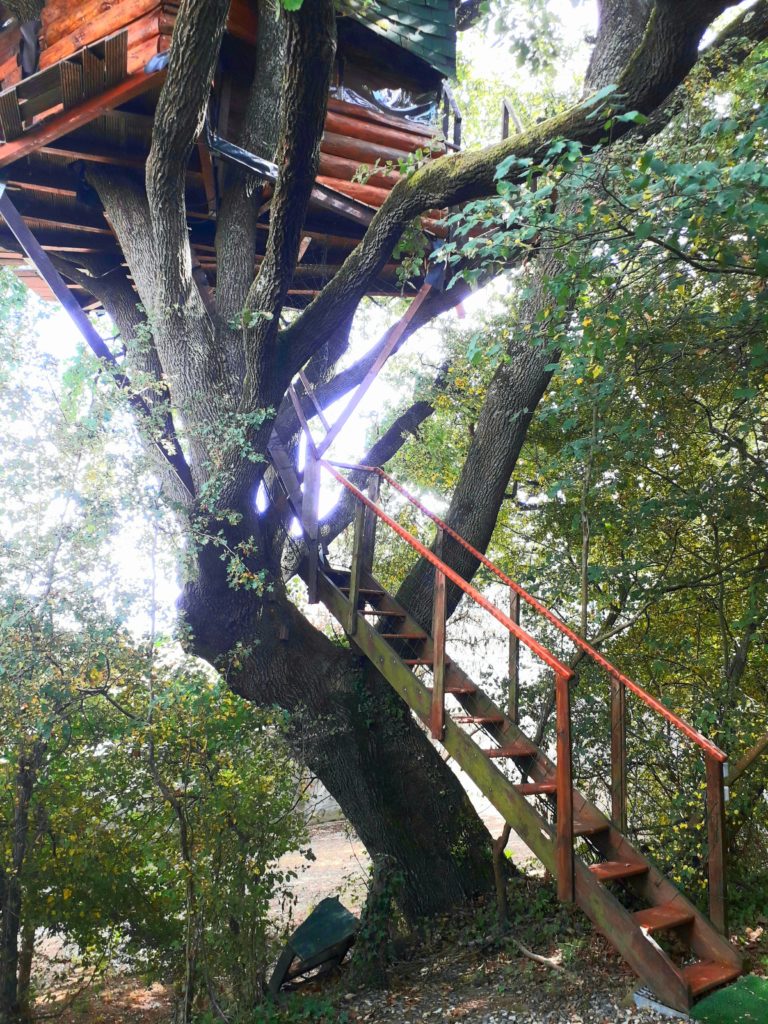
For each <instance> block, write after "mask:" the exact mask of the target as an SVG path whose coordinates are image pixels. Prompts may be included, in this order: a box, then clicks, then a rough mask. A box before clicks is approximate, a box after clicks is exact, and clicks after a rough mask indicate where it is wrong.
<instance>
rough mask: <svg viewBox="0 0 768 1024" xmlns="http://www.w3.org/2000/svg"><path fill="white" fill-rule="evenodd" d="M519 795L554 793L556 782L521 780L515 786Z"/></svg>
mask: <svg viewBox="0 0 768 1024" xmlns="http://www.w3.org/2000/svg"><path fill="white" fill-rule="evenodd" d="M515 789H516V790H517V792H518V793H520V795H521V796H539V795H540V794H542V793H556V792H557V783H556V782H554V781H552V782H522V783H520V784H519V785H517V786H515Z"/></svg>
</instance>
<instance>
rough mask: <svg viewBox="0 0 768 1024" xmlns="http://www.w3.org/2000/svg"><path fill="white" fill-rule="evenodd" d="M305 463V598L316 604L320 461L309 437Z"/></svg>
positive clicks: (303, 511) (303, 508) (303, 517)
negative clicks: (306, 554) (307, 566)
mask: <svg viewBox="0 0 768 1024" xmlns="http://www.w3.org/2000/svg"><path fill="white" fill-rule="evenodd" d="M308 442H309V443H308V444H307V455H306V463H305V465H304V493H303V499H302V526H303V527H304V533H305V535H306V538H307V549H308V564H309V568H308V578H307V589H308V596H307V600H308V601H309V603H310V604H317V601H318V596H317V585H318V584H317V577H318V563H319V557H320V551H319V543H320V536H319V524H318V505H319V502H320V462H319V460H318V459H317V456H316V454H315V453H314V452H313V451H311V448H312V445H311V438H308Z"/></svg>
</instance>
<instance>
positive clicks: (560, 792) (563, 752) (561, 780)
mask: <svg viewBox="0 0 768 1024" xmlns="http://www.w3.org/2000/svg"><path fill="white" fill-rule="evenodd" d="M555 687H556V691H557V711H556V715H557V765H556V769H555V770H556V777H557V838H556V840H555V847H556V851H555V852H556V856H557V895H558V898H559V899H560V900H562V901H563V903H571V902H573V900H574V898H575V895H576V892H575V875H574V866H573V779H572V771H573V768H572V759H571V758H572V755H571V698H570V691H569V679H568V677H567V676H563V675H560V674H559V673H558V674H557V675H556V677H555Z"/></svg>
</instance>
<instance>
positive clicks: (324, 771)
mask: <svg viewBox="0 0 768 1024" xmlns="http://www.w3.org/2000/svg"><path fill="white" fill-rule="evenodd" d="M204 550H205V549H204ZM209 563H210V564H209ZM214 563H217V564H216V565H215V564H214ZM221 566H222V563H221V562H220V560H219V559H218V556H217V555H216V554H215V553H213V552H212V553H211V554H210V555H209V556H205V555H203V564H202V565H201V569H202V571H201V574H200V576H199V577H198V579H197V580H196V581H195V582H194V583H191V584H190V585H189V586H188V587H187V588H186V590H185V594H184V597H183V609H184V614H185V617H186V619H187V621H188V622H189V624H190V626H191V628H192V631H193V634H194V637H195V640H194V645H195V651H196V653H197V654H198V655H200V656H202V657H204V658H205V659H206V660H207V661H209V662H211V663H212V664H216V665H217V666H218V667H219V668H220V669H221V670H222V671H223V672H224V673H225V675H226V678H227V681H228V683H229V686H230V687H231V688H232V689H233V690H234V691H235V692H236V693H239V694H241V695H242V696H243V697H246V698H247V699H249V700H252V701H254V702H256V703H258V704H262V705H265V706H270V705H273V704H278V705H279V706H281V707H283V708H285V709H286V710H287V711H288V712H290V714H291V726H290V741H291V743H292V746H293V749H294V751H295V752H296V755H297V757H298V758H299V759H300V760H301V761H302V762H303V763H304V764H306V765H308V767H309V768H310V769H311V771H312V772H313V774H315V775H317V777H318V778H319V779H320V780H321V781H322V782H323V784H324V785H325V786H326V788H327V789H328V791H329V792H330V793H331V795H332V796H333V797H334V799H336V800H337V801H338V803H339V804H340V806H341V808H342V810H343V812H344V814H345V816H346V817H347V819H348V820H349V821H350V822H351V823H352V825H353V826H354V828H355V830H356V831H357V833H358V835H359V837H360V839H361V840H362V842H363V843H364V845H365V847H366V849H367V850H368V852H369V853H370V855H371V857H372V859H373V860H374V862H379V861H380V860H381V859H382V858H384V857H391V858H394V860H395V861H396V862H397V864H398V865H399V867H400V869H401V871H402V873H403V877H404V884H403V898H402V902H403V910H404V912H405V913H406V915H407V916H408V918H409V919H411V920H415V919H416V918H418V917H419V916H421V915H428V914H433V913H438V912H445V911H447V910H449V909H450V908H451V907H453V906H455V905H456V903H459V902H462V901H464V900H466V899H467V898H468V897H470V896H472V895H475V894H477V893H479V892H482V891H487V889H488V888H489V887H490V885H491V884H492V869H491V859H490V855H489V843H488V833H487V830H486V829H485V826H484V825H483V824H482V822H480V820H479V819H478V817H477V815H476V813H475V812H474V810H473V808H472V805H471V803H470V801H469V798H468V797H467V795H466V793H465V791H464V789H463V788H462V786H461V784H460V783H459V781H458V779H457V778H456V776H455V775H454V773H453V772H452V771H451V770H450V768H449V767H448V766H447V765H446V764H445V763H444V762H443V760H442V758H441V757H440V756H439V754H438V753H437V751H436V750H435V748H434V747H433V746H432V744H431V743H430V742H429V740H428V738H427V736H426V734H425V732H424V730H423V729H421V728H420V727H419V726H418V725H417V723H416V722H415V721H414V719H413V717H412V715H411V713H410V710H409V708H408V707H407V706H406V705H405V703H404V702H403V701H401V700H400V698H399V697H398V696H397V695H396V694H395V693H394V691H393V690H392V689H391V688H390V687H389V684H388V683H387V682H386V681H385V680H384V679H383V678H381V677H380V676H378V675H377V674H376V673H375V672H373V671H371V670H370V667H369V665H368V663H367V662H366V661H365V659H363V658H362V656H358V655H356V654H355V653H354V652H353V651H351V650H348V649H344V648H340V647H339V646H337V645H336V644H333V643H332V642H331V641H330V640H329V639H328V638H327V637H325V636H324V635H323V634H321V633H319V632H318V631H317V630H316V629H314V627H312V626H311V625H310V624H309V623H308V622H307V620H306V619H305V618H304V617H303V616H302V615H301V614H300V613H299V612H298V611H297V610H296V609H295V608H294V606H293V605H292V604H291V603H290V602H289V601H288V600H287V598H286V597H285V594H284V593H283V592H282V591H280V590H278V589H276V591H275V592H274V593H273V594H272V595H270V598H269V599H268V600H262V599H261V598H260V597H258V595H256V594H254V593H253V592H247V591H243V590H232V588H230V587H229V586H228V585H227V582H226V579H225V578H224V572H223V569H222V568H221ZM279 637H284V639H279ZM236 644H239V645H240V648H239V650H240V651H241V652H242V651H243V650H244V651H246V652H248V653H246V654H242V653H241V654H240V655H239V656H237V657H236V656H234V655H233V650H234V648H235V645H236Z"/></svg>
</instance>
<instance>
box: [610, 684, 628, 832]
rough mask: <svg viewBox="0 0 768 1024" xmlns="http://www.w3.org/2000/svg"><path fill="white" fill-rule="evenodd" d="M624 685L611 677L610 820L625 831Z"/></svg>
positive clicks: (625, 714) (625, 740) (625, 711)
mask: <svg viewBox="0 0 768 1024" xmlns="http://www.w3.org/2000/svg"><path fill="white" fill-rule="evenodd" d="M626 696H627V694H626V690H625V689H624V684H623V683H622V682H621V681H620V680H618V679H614V678H613V677H611V820H612V821H613V824H614V825H615V826H616V828H617V829H619V831H620V832H626V831H627V706H626Z"/></svg>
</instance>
